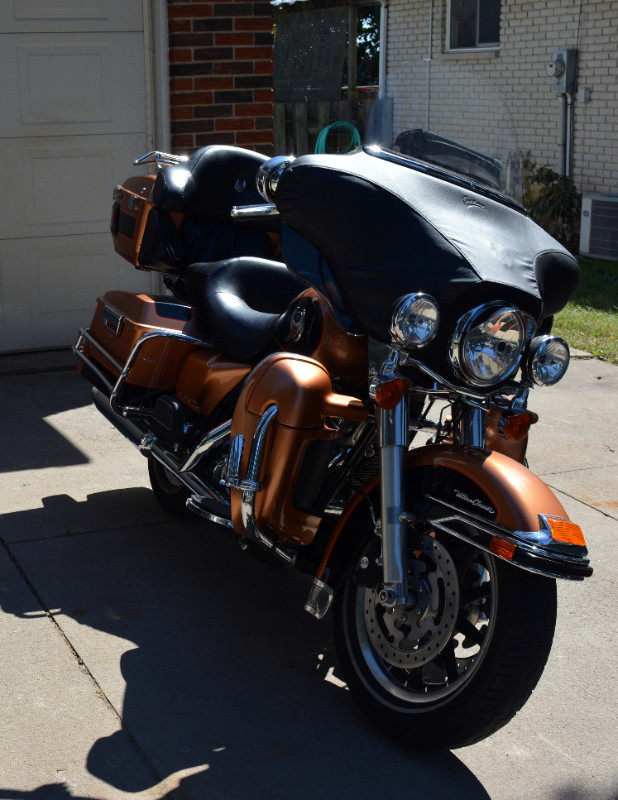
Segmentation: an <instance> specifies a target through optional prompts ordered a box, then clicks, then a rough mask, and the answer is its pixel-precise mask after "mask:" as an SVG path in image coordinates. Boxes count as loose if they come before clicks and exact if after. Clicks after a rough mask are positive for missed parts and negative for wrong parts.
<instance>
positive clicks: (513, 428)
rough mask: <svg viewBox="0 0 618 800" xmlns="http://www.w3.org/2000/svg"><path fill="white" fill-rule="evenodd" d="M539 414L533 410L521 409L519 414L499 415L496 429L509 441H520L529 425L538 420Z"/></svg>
mask: <svg viewBox="0 0 618 800" xmlns="http://www.w3.org/2000/svg"><path fill="white" fill-rule="evenodd" d="M538 419H539V415H538V414H535V413H534V412H533V411H522V412H521V414H512V415H510V416H503V417H500V422H499V423H498V430H499V431H500V434H501V436H503V437H504V438H505V439H508V441H509V442H521V440H522V439H523V438H524V436H526V434H527V433H528V431H529V430H530V426H531V425H534V423H535V422H538Z"/></svg>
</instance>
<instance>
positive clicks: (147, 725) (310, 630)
mask: <svg viewBox="0 0 618 800" xmlns="http://www.w3.org/2000/svg"><path fill="white" fill-rule="evenodd" d="M120 495H123V498H122V502H123V504H127V505H130V504H131V503H133V505H134V507H135V506H136V507H137V508H140V507H141V508H142V509H143V511H144V514H145V515H146V517H148V516H149V515H151V514H152V508H151V506H150V504H151V503H152V502H153V501H152V499H151V498H147V497H145V493H144V490H143V489H128V490H123V491H114V492H103V493H99V494H96V495H92V496H90V497H89V498H88V499H87V500H86V501H85V502H84V503H83V504H81V505H84V508H83V509H81V513H82V514H83V517H84V518H87V517H88V516H89V513H88V512H89V511H90V512H92V513H94V512H95V511H96V513H97V514H99V515H100V514H101V509H104V508H105V507H108V508H110V507H111V506H112V505H114V504H117V502H118V498H119V496H120ZM45 500H46V501H47V502H49V504H50V505H52V506H53V505H54V503H53V502H52V498H46V499H45ZM72 502H74V501H72ZM57 503H58V498H56V504H57ZM27 513H28V512H20V514H21V515H22V517H23V515H24V514H27ZM12 549H14V552H15V555H16V558H17V559H18V560H19V562H20V565H21V567H22V569H23V570H24V572H25V573H26V574H27V575H28V578H29V580H30V582H31V584H32V585H33V586H34V587H36V590H37V592H38V594H39V596H40V597H41V598H42V600H43V602H44V604H45V605H46V606H47V608H48V609H53V610H54V615H55V616H56V619H57V620H58V623H59V625H60V626H61V627H62V629H63V631H64V633H65V635H66V636H67V638H68V639H69V640H70V642H71V644H72V646H73V647H74V648H75V650H76V652H77V653H78V654H79V655H80V656H81V657H82V658H83V660H84V662H85V664H86V666H87V667H88V669H89V670H90V671H91V673H92V674H93V676H94V678H95V679H96V680H97V682H98V683H99V685H100V686H101V688H102V690H103V692H104V693H105V694H106V696H107V697H108V698H109V699H110V701H111V702H112V704H113V705H114V706H115V707H116V708H117V709H118V711H120V712H121V718H122V725H123V727H122V729H120V730H118V731H117V732H116V733H115V734H113V735H111V736H109V737H104V738H101V739H99V740H98V741H96V742H95V743H94V744H93V745H92V748H91V750H90V753H89V756H88V762H87V766H88V769H89V771H90V772H91V773H92V774H93V775H95V776H96V777H98V778H99V779H100V780H102V781H105V782H106V783H107V784H109V785H111V786H113V787H115V788H116V789H118V790H120V791H124V792H127V793H137V796H139V793H140V792H142V791H145V790H148V789H152V788H153V787H156V786H158V787H159V789H160V790H163V791H165V795H164V796H165V797H166V798H172V797H187V798H192V797H196V798H198V797H199V798H203V797H206V796H213V797H217V798H218V800H224V799H225V800H227V798H230V799H232V798H234V799H235V798H238V799H239V800H240V799H241V798H242V800H246V798H247V797H249V796H251V797H254V798H261V797H269V798H273V797H274V798H279V797H282V798H283V797H290V796H292V797H295V798H298V800H305V799H306V800H310V799H311V798H317V797H324V796H331V797H332V796H337V797H341V798H348V797H350V798H351V797H355V798H362V797H373V796H378V795H381V794H382V793H383V791H384V787H385V785H388V786H396V787H398V788H397V790H396V791H397V794H398V795H399V796H402V797H405V798H411V797H434V798H447V797H449V798H450V797H452V796H457V797H458V798H459V799H460V800H487V798H488V794H487V793H486V791H485V789H484V788H483V786H482V785H481V783H480V782H479V781H478V780H477V779H476V778H475V776H474V775H473V774H472V773H471V772H470V771H469V770H468V769H467V767H465V766H464V765H463V764H462V763H461V762H460V761H459V759H458V758H457V757H456V756H455V755H453V754H452V753H450V752H438V751H436V752H422V751H420V750H415V749H414V748H410V747H409V746H404V745H403V744H401V743H399V742H396V741H393V740H392V739H389V738H388V737H387V736H385V735H383V734H382V733H380V732H379V731H377V730H376V729H375V728H373V727H372V726H371V725H370V724H369V723H368V722H367V721H366V720H365V718H364V716H363V715H362V713H361V712H360V711H359V710H358V708H357V707H356V705H355V703H354V701H353V700H352V698H351V697H350V695H349V693H348V691H347V689H346V688H345V685H344V684H343V683H342V682H341V680H340V679H339V678H338V673H337V663H336V657H335V653H334V648H333V643H332V630H331V623H330V620H329V619H328V618H327V619H326V620H324V621H322V622H318V621H316V620H314V619H313V618H312V617H310V616H309V615H308V614H307V613H305V612H304V611H303V605H304V602H305V599H306V595H307V591H308V587H309V583H310V581H309V579H308V578H307V577H306V576H302V575H299V574H297V573H293V572H290V571H279V570H273V569H269V568H267V567H265V566H264V565H263V564H260V563H258V562H257V561H256V560H255V559H253V558H251V557H249V556H248V555H247V554H246V553H243V552H242V551H241V550H240V549H239V548H238V547H237V545H236V544H235V543H234V542H233V541H232V540H231V539H229V538H227V537H225V538H223V537H221V536H220V535H218V532H217V529H216V528H215V527H214V526H211V525H209V524H206V523H203V522H201V521H200V520H195V521H193V520H189V521H183V522H178V521H172V520H170V518H168V517H167V516H162V517H161V518H160V521H159V522H158V523H156V524H144V525H135V524H133V525H132V526H130V527H127V528H124V529H120V530H119V529H118V528H116V527H113V528H112V527H108V528H106V527H105V518H104V517H103V519H100V525H99V526H98V530H97V531H95V532H90V533H83V534H82V535H72V536H66V535H59V536H56V537H52V538H47V539H45V540H40V541H36V542H33V541H30V542H22V543H21V544H18V545H14V546H13V548H12ZM56 609H58V611H56ZM4 610H5V611H6V612H9V613H14V614H17V615H19V616H22V615H25V614H32V613H33V611H36V610H37V609H32V608H31V609H19V608H4ZM95 631H102V632H104V633H105V634H108V635H109V636H107V637H101V636H100V634H98V633H97V634H95V633H94V632H95ZM127 643H129V645H130V649H127ZM115 654H116V656H117V658H116V660H115V665H117V664H118V660H117V659H118V658H119V662H120V671H121V675H122V680H120V679H119V676H118V674H117V668H116V666H114V668H112V669H110V667H109V664H110V663H111V661H114V655H115ZM123 681H124V683H125V684H126V686H123V685H122V684H123ZM127 740H129V741H130V742H132V743H133V744H134V745H135V746H137V747H138V748H139V749H140V750H141V751H142V753H144V754H145V756H146V758H147V760H148V761H149V762H150V764H151V765H152V769H153V775H152V779H151V781H150V782H149V783H145V779H144V777H143V775H142V777H141V778H140V779H138V778H137V777H134V776H133V775H132V774H128V773H127V771H126V769H123V766H122V765H123V763H124V762H123V758H122V757H121V753H123V752H126V748H127ZM172 779H173V783H174V784H175V785H176V786H178V785H179V786H180V789H179V790H177V791H178V794H176V791H174V790H170V791H169V793H168V792H167V788H168V786H169V784H170V780H172ZM161 796H163V795H161Z"/></svg>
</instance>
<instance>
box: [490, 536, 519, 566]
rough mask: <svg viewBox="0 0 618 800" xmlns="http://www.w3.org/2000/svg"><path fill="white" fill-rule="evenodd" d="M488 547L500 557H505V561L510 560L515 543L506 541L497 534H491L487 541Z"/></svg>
mask: <svg viewBox="0 0 618 800" xmlns="http://www.w3.org/2000/svg"><path fill="white" fill-rule="evenodd" d="M489 549H490V551H491V552H492V553H495V554H496V555H497V556H500V558H506V560H507V561H512V560H513V556H514V555H515V551H516V550H517V545H515V544H512V543H511V542H507V541H506V540H505V539H500V538H499V537H498V536H492V537H491V541H490V543H489Z"/></svg>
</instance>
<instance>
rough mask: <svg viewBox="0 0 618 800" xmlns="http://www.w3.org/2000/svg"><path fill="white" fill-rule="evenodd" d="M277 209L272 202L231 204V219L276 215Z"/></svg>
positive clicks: (260, 217)
mask: <svg viewBox="0 0 618 800" xmlns="http://www.w3.org/2000/svg"><path fill="white" fill-rule="evenodd" d="M278 214H279V211H278V210H277V206H276V205H274V204H273V203H260V204H258V205H255V206H232V210H231V212H230V215H231V217H232V219H264V218H266V217H276V216H278Z"/></svg>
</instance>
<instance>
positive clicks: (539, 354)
mask: <svg viewBox="0 0 618 800" xmlns="http://www.w3.org/2000/svg"><path fill="white" fill-rule="evenodd" d="M570 357H571V356H570V353H569V346H568V345H567V343H566V342H565V341H564V339H561V338H560V337H559V336H537V337H536V338H534V339H533V340H532V343H531V345H530V352H529V353H528V359H527V362H526V368H525V373H526V377H527V378H528V379H529V380H532V381H533V382H534V383H536V384H538V385H539V386H552V385H553V384H554V383H558V381H559V380H560V378H562V376H563V375H564V373H565V372H566V371H567V368H568V366H569V360H570Z"/></svg>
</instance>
